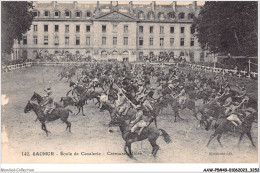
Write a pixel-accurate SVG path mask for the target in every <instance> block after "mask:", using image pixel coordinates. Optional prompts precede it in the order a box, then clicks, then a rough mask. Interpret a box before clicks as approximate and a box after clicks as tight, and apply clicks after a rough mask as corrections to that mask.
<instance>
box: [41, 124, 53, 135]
mask: <svg viewBox="0 0 260 173" xmlns="http://www.w3.org/2000/svg"><path fill="white" fill-rule="evenodd" d="M42 130H44V131H45V132H46V135H47V136H48V133H51V132H50V131H48V130H47V128H46V124H45V123H42Z"/></svg>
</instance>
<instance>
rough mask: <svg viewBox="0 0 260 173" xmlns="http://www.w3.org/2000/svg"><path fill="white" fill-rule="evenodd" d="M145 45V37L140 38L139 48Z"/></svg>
mask: <svg viewBox="0 0 260 173" xmlns="http://www.w3.org/2000/svg"><path fill="white" fill-rule="evenodd" d="M143 45H144V39H143V37H139V46H143Z"/></svg>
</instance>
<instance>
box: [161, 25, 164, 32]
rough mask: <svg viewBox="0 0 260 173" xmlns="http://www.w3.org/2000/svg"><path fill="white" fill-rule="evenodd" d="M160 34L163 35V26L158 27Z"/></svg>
mask: <svg viewBox="0 0 260 173" xmlns="http://www.w3.org/2000/svg"><path fill="white" fill-rule="evenodd" d="M160 34H164V26H160Z"/></svg>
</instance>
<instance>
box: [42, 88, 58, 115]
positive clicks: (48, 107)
mask: <svg viewBox="0 0 260 173" xmlns="http://www.w3.org/2000/svg"><path fill="white" fill-rule="evenodd" d="M41 106H43V107H45V108H44V111H43V113H44V114H45V115H46V114H47V113H51V111H52V110H53V109H54V108H55V106H54V97H53V93H52V91H51V90H47V95H46V96H45V98H44V101H43V104H42V105H41Z"/></svg>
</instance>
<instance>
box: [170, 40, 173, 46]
mask: <svg viewBox="0 0 260 173" xmlns="http://www.w3.org/2000/svg"><path fill="white" fill-rule="evenodd" d="M173 44H174V38H170V46H173Z"/></svg>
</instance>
